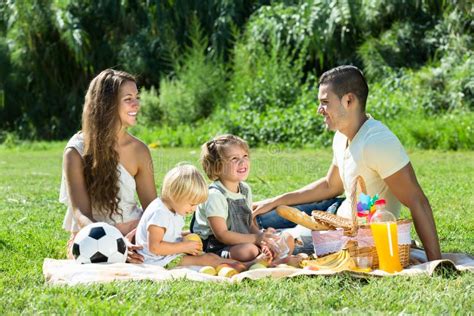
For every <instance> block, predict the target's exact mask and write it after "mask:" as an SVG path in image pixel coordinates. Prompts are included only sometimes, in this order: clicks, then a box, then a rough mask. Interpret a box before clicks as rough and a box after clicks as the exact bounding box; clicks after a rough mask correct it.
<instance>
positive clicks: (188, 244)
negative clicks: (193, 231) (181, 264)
mask: <svg viewBox="0 0 474 316" xmlns="http://www.w3.org/2000/svg"><path fill="white" fill-rule="evenodd" d="M182 244H183V252H184V253H187V254H189V255H191V256H197V255H200V254H201V253H202V248H201V247H202V245H201V243H199V242H197V241H183V242H182Z"/></svg>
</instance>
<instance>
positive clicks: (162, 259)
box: [135, 198, 184, 267]
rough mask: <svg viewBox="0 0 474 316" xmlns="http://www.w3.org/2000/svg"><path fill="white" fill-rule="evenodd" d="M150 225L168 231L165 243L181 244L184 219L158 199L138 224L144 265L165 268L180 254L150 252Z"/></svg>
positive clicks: (138, 242) (137, 235) (164, 238)
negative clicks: (160, 254) (155, 265)
mask: <svg viewBox="0 0 474 316" xmlns="http://www.w3.org/2000/svg"><path fill="white" fill-rule="evenodd" d="M150 225H156V226H159V227H163V228H165V229H166V231H165V234H164V236H163V241H166V242H180V241H182V236H181V232H182V231H183V227H184V218H183V216H181V215H179V214H175V213H173V212H171V211H170V210H169V209H168V208H167V207H166V206H165V205H164V204H163V202H162V201H161V199H160V198H156V199H155V200H154V201H153V202H151V203H150V205H148V207H147V208H146V210H145V212H144V213H143V216H142V218H141V219H140V222H139V223H138V227H137V232H136V235H135V239H136V243H137V244H138V245H142V246H143V249H142V250H139V251H138V253H140V254H141V255H143V257H144V259H145V261H144V263H148V264H157V265H160V266H162V267H164V266H166V265H167V264H168V263H169V262H170V261H172V260H173V259H174V258H176V257H177V256H178V255H179V254H178V253H177V254H172V255H166V256H159V255H155V254H153V253H152V252H150V248H149V244H148V227H150Z"/></svg>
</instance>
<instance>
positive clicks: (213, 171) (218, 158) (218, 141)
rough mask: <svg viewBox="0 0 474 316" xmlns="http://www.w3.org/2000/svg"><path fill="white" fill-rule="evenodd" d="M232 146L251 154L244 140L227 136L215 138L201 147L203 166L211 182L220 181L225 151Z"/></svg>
mask: <svg viewBox="0 0 474 316" xmlns="http://www.w3.org/2000/svg"><path fill="white" fill-rule="evenodd" d="M232 145H237V146H239V147H240V148H242V149H243V150H244V151H246V152H247V154H248V153H249V145H248V144H247V142H246V141H245V140H243V139H242V138H240V137H238V136H235V135H231V134H225V135H220V136H217V137H215V138H214V139H212V140H210V141H208V142H206V143H205V144H204V145H202V147H201V164H202V168H203V169H204V172H205V173H206V175H207V176H208V177H209V179H210V180H212V181H215V180H217V179H219V176H220V175H221V174H222V169H223V168H224V162H225V158H226V157H225V150H226V149H227V148H228V147H229V146H232Z"/></svg>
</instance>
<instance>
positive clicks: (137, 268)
mask: <svg viewBox="0 0 474 316" xmlns="http://www.w3.org/2000/svg"><path fill="white" fill-rule="evenodd" d="M442 257H443V259H442V260H435V261H430V262H427V260H426V255H425V252H424V251H423V250H420V249H412V250H411V254H410V258H411V260H413V261H416V262H420V263H419V264H416V265H411V266H409V267H408V268H406V269H404V270H402V271H400V272H398V273H394V274H389V273H386V272H384V271H381V270H374V271H372V272H370V273H356V272H350V271H343V272H338V273H335V272H332V271H324V270H320V271H310V270H304V269H294V268H269V269H258V270H250V271H245V272H242V273H239V274H236V275H234V276H233V277H231V278H226V277H220V276H211V275H207V274H203V273H199V272H198V270H199V268H200V267H193V266H188V267H181V268H176V269H172V270H166V269H165V268H162V267H160V266H156V265H149V264H128V263H114V264H79V263H76V262H75V261H74V260H57V259H49V258H46V259H45V260H44V262H43V274H44V276H45V279H46V282H47V283H48V284H63V285H77V284H90V283H106V282H112V281H120V280H123V281H130V280H153V281H165V280H174V279H182V278H186V279H188V280H193V281H212V282H229V283H236V282H241V281H242V280H244V279H252V280H257V279H261V278H265V277H271V278H289V277H295V276H302V275H335V274H341V273H349V274H350V275H353V276H355V277H371V276H379V277H380V276H400V275H402V276H418V275H432V274H433V273H435V272H436V271H437V270H439V269H441V268H447V269H452V271H469V272H474V258H473V257H471V256H469V255H467V254H460V253H444V254H443V255H442Z"/></svg>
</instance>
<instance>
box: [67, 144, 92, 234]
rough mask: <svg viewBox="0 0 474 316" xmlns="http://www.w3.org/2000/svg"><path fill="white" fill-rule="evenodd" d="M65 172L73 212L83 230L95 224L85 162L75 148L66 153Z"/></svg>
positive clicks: (68, 149)
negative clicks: (87, 187)
mask: <svg viewBox="0 0 474 316" xmlns="http://www.w3.org/2000/svg"><path fill="white" fill-rule="evenodd" d="M63 170H64V174H65V176H66V183H67V189H68V192H67V193H68V196H69V201H70V203H71V207H72V210H73V215H74V219H75V220H76V222H77V223H78V225H79V227H80V228H82V227H84V226H86V225H88V224H90V223H93V222H95V220H94V218H93V217H92V209H91V204H90V199H89V194H88V193H87V189H86V180H85V178H84V172H83V170H84V162H83V161H82V157H81V155H80V154H79V153H78V152H77V150H76V149H74V148H67V149H66V151H65V152H64V159H63Z"/></svg>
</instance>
